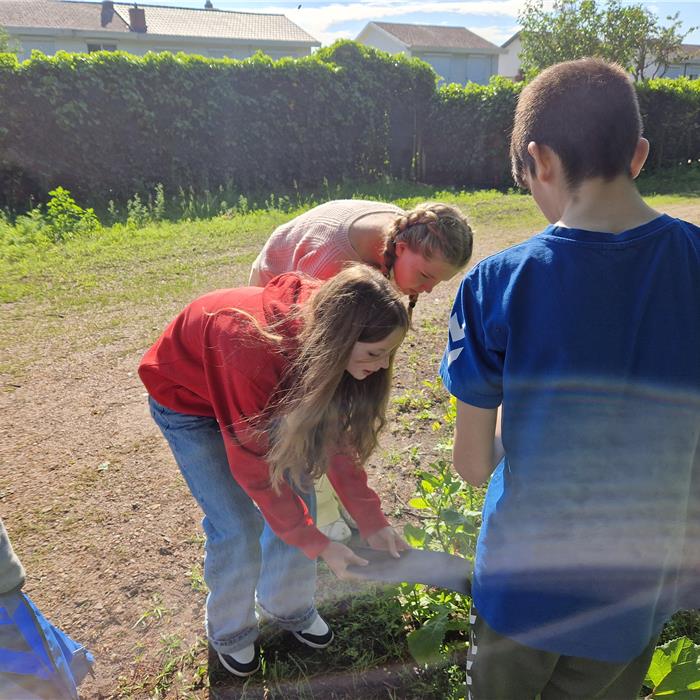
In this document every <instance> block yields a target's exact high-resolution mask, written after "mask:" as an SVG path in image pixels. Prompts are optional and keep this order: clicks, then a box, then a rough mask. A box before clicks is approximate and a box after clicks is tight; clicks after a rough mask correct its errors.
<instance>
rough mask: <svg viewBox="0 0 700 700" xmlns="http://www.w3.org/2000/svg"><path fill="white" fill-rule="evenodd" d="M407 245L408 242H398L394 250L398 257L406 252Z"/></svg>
mask: <svg viewBox="0 0 700 700" xmlns="http://www.w3.org/2000/svg"><path fill="white" fill-rule="evenodd" d="M406 245H407V244H406V241H397V242H396V247H395V248H394V253H395V254H396V256H397V257H398V256H399V255H401V254H402V253H403V252H404V250H406Z"/></svg>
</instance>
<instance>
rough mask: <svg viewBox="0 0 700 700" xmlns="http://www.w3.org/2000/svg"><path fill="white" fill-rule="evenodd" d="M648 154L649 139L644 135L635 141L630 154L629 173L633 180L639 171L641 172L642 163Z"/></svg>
mask: <svg viewBox="0 0 700 700" xmlns="http://www.w3.org/2000/svg"><path fill="white" fill-rule="evenodd" d="M648 156H649V141H647V140H646V139H645V138H644V137H642V138H640V139H639V141H637V147H636V148H635V149H634V155H633V156H632V162H631V163H630V175H631V176H632V179H633V180H634V179H635V178H636V177H637V175H639V173H641V172H642V168H643V167H644V163H646V160H647V158H648Z"/></svg>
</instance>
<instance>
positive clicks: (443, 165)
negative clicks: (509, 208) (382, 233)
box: [422, 77, 521, 188]
mask: <svg viewBox="0 0 700 700" xmlns="http://www.w3.org/2000/svg"><path fill="white" fill-rule="evenodd" d="M520 89H521V84H520V83H513V82H511V81H509V80H506V79H505V78H501V77H495V78H492V79H491V82H490V83H489V84H488V85H477V84H476V83H469V84H467V85H466V86H464V85H455V84H452V85H446V86H443V87H440V88H439V89H438V90H437V93H436V94H435V96H434V98H433V101H432V104H431V110H430V115H429V117H428V125H427V128H426V129H425V130H424V134H423V141H422V143H423V172H422V175H423V178H424V179H425V181H426V182H430V183H431V184H436V185H450V186H455V185H457V186H460V187H464V186H468V187H496V188H499V187H510V186H512V185H513V180H512V178H511V176H510V160H509V157H508V147H509V140H510V131H511V128H512V126H513V114H514V112H515V104H516V102H517V99H518V95H519V94H520Z"/></svg>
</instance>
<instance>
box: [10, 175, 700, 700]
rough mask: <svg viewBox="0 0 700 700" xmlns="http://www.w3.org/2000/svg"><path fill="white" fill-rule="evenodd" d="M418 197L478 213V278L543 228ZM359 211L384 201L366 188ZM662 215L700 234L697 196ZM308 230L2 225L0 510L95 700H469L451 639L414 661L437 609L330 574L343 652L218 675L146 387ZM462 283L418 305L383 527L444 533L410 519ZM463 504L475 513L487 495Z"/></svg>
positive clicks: (415, 514)
mask: <svg viewBox="0 0 700 700" xmlns="http://www.w3.org/2000/svg"><path fill="white" fill-rule="evenodd" d="M407 192H408V193H409V194H410V195H411V197H410V198H401V197H399V196H398V195H399V194H400V192H395V193H393V199H394V200H395V201H397V203H399V204H400V205H402V206H411V205H413V204H415V203H417V202H419V201H421V200H425V199H438V200H443V201H448V202H451V203H456V204H457V205H459V206H460V207H461V208H462V209H463V210H464V211H465V212H466V213H467V215H468V217H469V219H470V221H471V222H472V224H473V228H474V230H475V252H474V262H476V261H478V260H480V259H481V258H483V257H485V256H486V255H489V254H491V253H493V252H495V251H497V250H500V249H502V248H504V247H506V246H508V245H512V244H514V243H517V242H518V241H521V240H523V239H524V238H526V237H527V236H529V235H531V234H532V233H533V232H535V231H537V230H538V229H540V228H541V227H542V226H543V225H544V220H543V218H542V216H541V214H540V213H539V211H538V210H537V208H536V207H535V205H534V203H533V202H532V200H531V198H530V197H528V196H525V195H522V194H515V193H512V194H503V193H499V192H472V193H454V192H437V191H434V190H430V189H428V188H418V187H415V186H412V188H411V189H410V190H409V189H408V188H407ZM356 194H357V196H362V195H363V194H364V195H365V196H379V195H378V194H377V190H376V189H372V188H369V189H367V190H365V191H363V190H361V189H358V190H357V191H356ZM649 201H650V203H651V204H652V206H655V207H657V208H659V209H662V210H664V211H667V212H669V213H671V214H676V215H679V216H682V217H683V218H686V219H688V220H690V221H693V222H695V223H700V198H698V197H697V196H692V195H674V194H664V195H660V196H656V197H652V198H650V200H649ZM309 205H310V202H305V203H304V206H309ZM299 211H300V208H299V207H295V206H285V207H283V208H279V207H272V208H264V209H260V210H253V211H244V212H242V211H237V210H232V211H230V212H229V213H227V214H225V215H222V216H218V217H216V218H213V219H207V220H205V219H199V220H189V221H178V222H167V221H160V222H154V223H150V224H147V225H144V226H135V225H133V224H132V225H125V224H118V225H114V226H111V227H108V228H100V229H98V230H96V231H94V232H92V233H87V234H82V235H79V236H76V237H74V238H72V239H71V238H68V240H66V241H64V242H61V243H48V242H46V241H45V240H43V239H41V237H36V236H34V237H33V232H32V228H31V225H29V224H27V225H26V227H25V229H24V230H23V231H19V230H18V229H17V228H16V227H13V226H11V225H10V224H9V223H7V222H2V221H0V301H1V302H2V304H1V305H0V348H1V349H0V376H1V379H2V393H1V394H0V409H2V411H3V416H4V420H3V428H2V433H1V435H2V438H1V440H0V471H1V472H2V473H3V474H4V475H11V477H10V478H9V479H8V478H7V477H6V478H4V479H3V480H2V483H0V502H1V503H2V512H3V518H4V520H5V524H6V526H7V528H8V531H9V532H10V534H11V536H12V538H13V543H14V544H15V548H16V549H17V551H18V553H19V555H20V557H21V559H22V560H23V563H24V565H25V568H26V569H27V572H28V581H27V586H26V589H25V590H26V591H27V592H28V593H29V594H30V595H31V596H32V597H33V598H34V599H35V600H36V602H37V603H38V605H39V606H40V607H41V608H42V609H43V611H44V612H45V613H46V614H47V615H48V616H49V618H50V619H51V620H52V621H53V622H55V623H56V624H58V625H60V626H61V627H63V628H64V629H65V630H66V631H68V632H69V633H70V634H72V635H73V636H74V637H75V638H76V639H78V640H80V641H81V642H84V643H85V644H86V645H87V646H88V647H89V648H90V649H91V651H93V653H94V654H95V656H96V658H97V662H98V663H97V667H96V678H95V679H94V680H90V681H88V682H87V683H86V684H85V686H84V687H83V695H84V697H86V698H87V697H90V698H125V697H133V698H146V697H168V698H175V697H201V698H204V697H207V696H208V695H207V694H208V692H209V690H208V688H209V686H211V690H212V696H217V697H222V698H223V697H241V696H243V697H250V698H254V697H281V696H286V697H288V698H293V697H309V698H311V697H316V698H324V699H326V698H332V697H338V698H340V697H348V698H351V697H352V698H358V697H362V698H370V697H382V698H387V697H388V698H391V697H396V698H408V697H416V698H440V699H441V700H442V699H444V698H455V699H456V698H459V697H461V696H462V694H463V685H462V684H463V679H464V676H463V671H462V666H463V664H462V663H461V660H462V658H463V646H464V644H463V637H461V636H460V634H459V633H458V632H455V633H454V634H453V635H452V636H450V635H448V642H449V643H448V645H447V646H446V647H445V648H444V649H443V654H442V657H441V658H439V659H437V660H435V661H433V662H431V663H429V664H428V665H427V666H425V667H419V666H418V665H417V664H416V663H415V662H414V661H413V658H412V656H411V654H410V653H409V649H408V646H407V642H406V635H407V632H409V631H410V630H411V629H413V628H414V627H415V619H416V615H417V612H416V611H417V610H418V609H419V608H420V606H421V605H428V604H429V603H428V599H426V598H424V597H422V596H423V594H422V593H421V592H420V591H414V590H409V589H406V588H404V589H402V590H401V591H398V590H397V589H396V588H392V589H389V590H380V589H376V588H374V587H371V586H370V587H368V586H359V585H346V584H340V583H338V582H337V581H335V580H334V579H332V577H331V576H330V575H329V574H328V573H327V572H323V571H322V572H321V587H320V595H321V598H322V600H323V609H324V611H325V612H326V613H327V614H328V616H329V617H330V618H332V619H333V620H334V622H335V625H336V627H337V630H338V641H337V642H336V644H335V645H334V646H333V647H331V649H330V650H328V651H327V652H322V653H318V652H314V653H311V652H307V651H306V650H299V649H298V647H294V646H292V644H291V642H290V641H289V639H288V637H287V636H286V635H281V634H279V633H278V632H275V631H274V630H267V631H266V632H265V634H266V637H265V639H266V655H265V665H264V668H263V673H262V674H261V676H260V677H259V678H255V679H254V680H252V681H250V682H248V683H247V684H246V685H245V686H244V685H243V684H241V683H236V682H234V684H233V685H231V684H230V683H228V680H226V682H223V681H222V677H221V675H220V673H219V672H218V670H217V669H216V668H211V669H209V668H208V657H207V649H206V643H205V642H204V640H203V621H202V619H203V602H204V596H205V589H204V584H203V580H202V574H201V554H202V535H201V530H200V528H199V524H198V521H199V513H198V511H197V508H196V505H195V504H194V502H193V500H192V498H191V496H190V495H189V493H188V491H187V489H186V487H185V485H184V482H183V481H182V479H181V477H180V476H179V474H178V471H177V469H176V467H175V464H174V462H173V460H172V457H171V455H170V453H169V452H168V450H167V447H166V445H165V443H164V441H163V440H162V438H161V437H160V435H159V434H158V433H157V429H156V428H155V426H154V425H153V424H152V422H151V421H150V418H149V416H148V413H147V410H146V406H145V397H144V390H143V387H142V385H141V384H140V382H139V380H138V377H137V375H136V367H137V365H138V361H139V358H140V356H141V355H142V353H143V352H144V350H145V349H146V348H147V347H148V345H149V344H150V343H151V342H152V341H153V340H154V339H155V338H156V337H157V336H158V334H159V333H160V331H161V330H162V329H163V327H164V326H165V325H166V323H167V322H168V321H169V320H170V319H171V318H172V317H173V315H174V314H175V313H177V312H178V310H179V309H181V308H182V307H183V306H184V305H185V304H186V303H187V302H189V301H190V300H191V299H192V298H194V297H195V296H197V295H199V294H201V293H203V292H205V291H209V290H211V289H215V288H219V287H229V286H237V285H242V284H245V283H246V281H247V277H248V270H249V267H250V263H251V262H252V260H253V259H254V258H255V256H256V255H257V252H258V251H259V249H260V247H261V245H262V243H263V242H264V241H265V239H266V238H267V236H268V235H269V233H270V232H271V231H272V230H273V229H274V227H275V226H276V225H278V224H279V223H281V222H282V221H285V220H286V219H288V218H290V217H291V216H293V215H295V214H296V213H298V212H299ZM458 282H459V280H454V281H452V282H450V283H447V284H444V285H442V286H441V287H439V288H438V289H436V290H435V292H433V294H432V295H430V296H428V297H426V298H424V299H423V298H422V299H421V300H420V302H419V304H418V307H417V309H416V314H415V324H414V325H415V329H414V331H413V332H412V333H411V335H410V337H409V338H408V339H407V341H406V342H405V343H404V345H403V346H402V348H401V350H400V352H399V355H398V358H397V375H396V378H395V382H394V393H393V399H392V409H391V417H390V421H389V426H388V429H387V431H386V433H385V435H384V439H383V441H382V445H381V448H380V450H379V451H378V452H377V453H376V454H375V455H374V456H373V457H372V459H371V460H370V463H369V464H368V465H367V469H368V472H369V475H370V481H371V482H372V484H373V485H374V486H375V487H376V488H377V490H378V491H379V492H380V494H381V495H382V499H383V503H384V507H385V510H386V512H387V514H388V515H389V517H390V518H391V519H393V521H394V522H395V523H397V524H400V525H403V526H408V527H409V531H413V532H418V531H420V530H421V529H425V528H426V527H429V526H432V525H431V520H430V509H423V510H420V509H416V508H415V507H414V505H411V503H410V501H411V499H412V498H414V496H415V495H416V492H417V489H418V488H419V484H420V483H421V481H425V479H424V478H423V479H421V476H420V475H421V473H422V472H423V471H424V470H428V469H432V468H433V467H432V466H431V465H434V464H435V463H437V462H438V461H439V460H441V459H445V458H446V457H447V456H448V451H449V436H450V425H449V402H448V401H447V397H446V395H445V393H444V392H443V391H442V389H441V388H440V387H439V385H438V384H436V383H435V377H436V374H437V367H438V363H439V359H440V356H441V354H442V350H443V347H444V343H445V325H446V319H447V316H448V311H449V308H450V305H451V303H452V298H453V295H454V293H455V290H456V287H457V285H458ZM424 495H425V494H424ZM464 496H465V498H466V497H469V498H471V499H472V505H476V506H478V499H479V494H478V493H476V494H475V493H467V492H466V491H465V493H464ZM474 499H475V500H474ZM411 528H412V529H411ZM430 600H431V601H433V599H430ZM433 602H434V601H433ZM442 603H444V604H445V605H453V606H455V607H454V609H458V608H459V605H464V602H463V601H461V602H460V601H454V600H452V601H442ZM431 604H432V603H431ZM686 623H687V630H686V631H690V632H691V633H693V631H694V630H695V632H697V620H696V619H694V618H689V619H688V620H686V622H683V621H681V620H679V621H677V624H678V625H679V628H678V629H679V632H681V633H683V632H684V629H683V628H682V625H683V624H686ZM378 627H380V629H381V633H380V634H378V633H377V628H378ZM409 689H410V690H409Z"/></svg>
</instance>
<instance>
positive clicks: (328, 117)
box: [0, 41, 700, 208]
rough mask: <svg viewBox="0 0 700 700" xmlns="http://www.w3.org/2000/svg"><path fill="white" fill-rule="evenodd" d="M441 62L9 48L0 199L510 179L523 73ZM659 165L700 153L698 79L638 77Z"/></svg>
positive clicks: (0, 72) (347, 52)
mask: <svg viewBox="0 0 700 700" xmlns="http://www.w3.org/2000/svg"><path fill="white" fill-rule="evenodd" d="M435 85H436V76H435V73H434V72H433V71H432V69H431V68H430V67H429V66H428V65H427V64H426V63H423V62H421V61H419V60H416V59H407V58H405V57H399V56H391V55H389V54H386V53H383V52H380V51H376V50H374V49H370V48H367V47H364V46H360V45H359V44H356V43H354V42H349V41H343V42H338V43H336V44H334V45H333V46H332V47H330V48H325V49H321V50H320V51H318V52H317V53H316V54H314V55H313V56H309V57H306V58H302V59H282V60H280V61H273V60H272V59H270V58H268V57H266V56H263V55H258V56H255V57H253V58H250V59H246V60H244V61H235V60H228V59H223V60H214V59H207V58H202V57H197V56H189V55H185V54H177V55H172V54H169V53H163V54H149V55H147V56H145V57H136V56H132V55H129V54H126V53H107V52H105V53H95V54H67V53H59V54H57V55H56V56H54V57H46V56H43V55H42V54H39V53H35V54H34V55H33V57H32V58H31V59H30V60H28V61H25V62H23V63H18V62H17V60H16V58H15V57H14V56H13V55H9V54H0V207H2V206H10V207H13V208H25V207H26V206H27V205H28V204H29V202H30V198H32V197H33V198H34V199H39V200H45V198H46V194H47V193H48V192H49V191H50V190H52V189H54V188H56V187H58V186H63V187H66V188H68V189H70V190H71V192H73V193H74V195H75V196H76V197H77V198H78V199H79V200H80V201H85V202H89V203H90V204H94V205H95V206H104V205H105V204H106V203H107V202H108V201H109V200H110V199H112V200H115V201H119V202H124V201H125V200H126V199H127V198H129V197H130V196H132V195H133V194H134V193H136V192H142V193H144V192H147V191H153V189H154V187H155V185H156V184H158V183H161V184H162V185H163V186H164V188H165V190H166V191H167V192H170V193H175V192H177V191H178V189H179V188H182V189H184V190H188V191H189V190H194V191H203V190H207V189H209V190H213V189H214V188H216V187H218V186H220V185H225V186H227V187H229V188H233V189H236V190H237V191H239V192H241V193H249V192H261V191H267V192H275V191H280V190H283V191H289V190H290V189H292V188H293V187H294V186H299V187H317V186H318V185H320V184H321V183H322V182H323V181H324V180H327V181H328V182H330V183H337V182H340V181H343V180H346V179H371V178H372V177H375V176H382V175H393V176H397V177H403V178H415V179H419V180H422V181H424V182H426V183H430V184H439V185H444V186H461V187H465V186H466V187H476V186H479V187H481V186H488V187H508V186H510V185H511V184H512V180H511V178H510V174H509V164H508V137H509V132H510V128H511V121H512V114H513V110H514V107H515V102H516V100H517V95H518V92H519V90H520V85H518V84H513V83H510V82H508V81H506V80H504V79H500V78H495V79H493V80H492V82H491V83H490V84H489V85H487V86H479V85H474V84H470V85H467V86H458V85H448V86H444V87H440V88H438V89H436V87H435ZM639 95H640V103H641V105H642V111H643V114H644V119H645V124H646V133H647V135H648V136H649V137H650V140H651V142H652V155H651V160H650V168H652V169H653V168H657V167H661V166H666V165H669V164H676V163H678V162H680V161H685V160H687V159H696V158H698V157H700V131H699V129H700V127H699V125H698V114H699V112H700V81H689V80H687V79H678V80H654V81H650V82H649V83H647V84H644V85H640V86H639Z"/></svg>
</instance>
